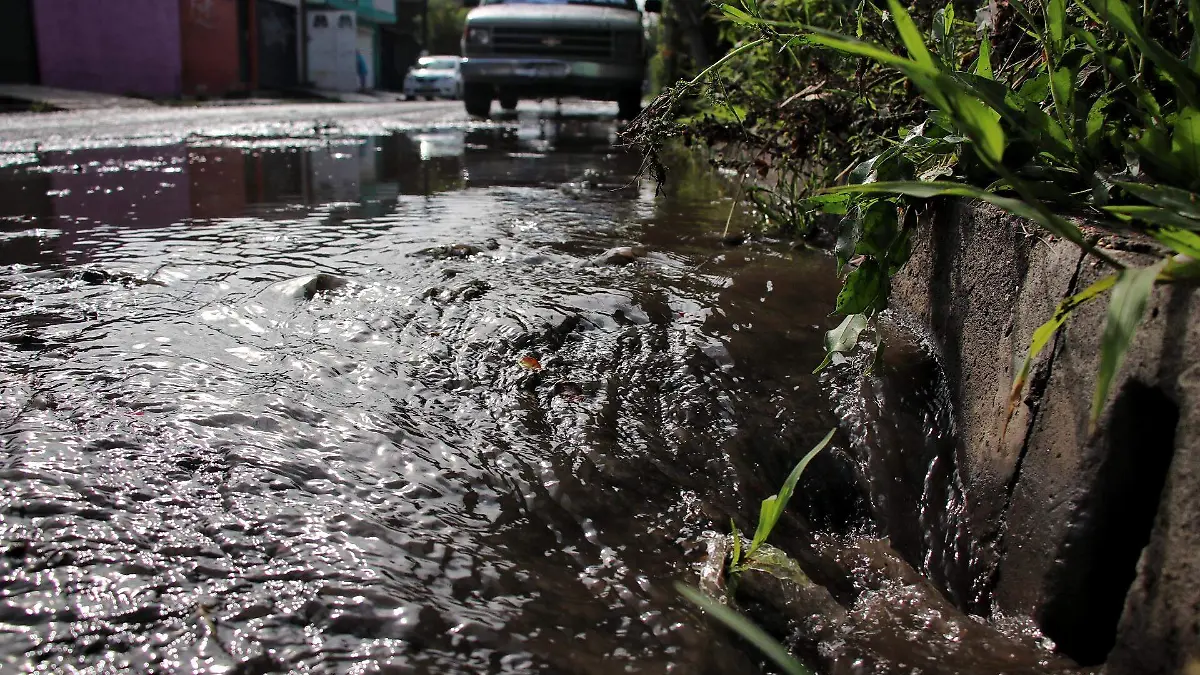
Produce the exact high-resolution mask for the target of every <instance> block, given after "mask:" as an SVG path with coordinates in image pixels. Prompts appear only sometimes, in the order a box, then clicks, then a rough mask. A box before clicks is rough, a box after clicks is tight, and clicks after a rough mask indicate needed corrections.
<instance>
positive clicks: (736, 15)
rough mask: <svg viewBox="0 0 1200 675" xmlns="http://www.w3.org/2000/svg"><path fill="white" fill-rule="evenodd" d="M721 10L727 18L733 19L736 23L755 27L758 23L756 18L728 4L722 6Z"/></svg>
mask: <svg viewBox="0 0 1200 675" xmlns="http://www.w3.org/2000/svg"><path fill="white" fill-rule="evenodd" d="M720 9H721V12H722V13H723V14H725V16H727V17H729V18H730V19H732V20H733V21H734V22H735V23H740V24H742V25H745V26H753V25H755V24H756V23H757V22H756V21H755V19H754V17H752V16H750V15H749V14H747V13H745V12H743V11H742V10H740V9H738V8H737V7H734V6H733V5H730V4H728V3H726V4H722V5H721V6H720Z"/></svg>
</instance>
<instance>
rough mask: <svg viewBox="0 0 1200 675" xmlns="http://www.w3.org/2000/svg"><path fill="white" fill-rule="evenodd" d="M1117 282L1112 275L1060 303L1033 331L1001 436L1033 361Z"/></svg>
mask: <svg viewBox="0 0 1200 675" xmlns="http://www.w3.org/2000/svg"><path fill="white" fill-rule="evenodd" d="M1116 282H1117V275H1115V274H1111V275H1109V276H1106V277H1104V278H1102V279H1100V280H1099V281H1097V282H1095V283H1093V284H1092V285H1091V286H1088V287H1087V288H1085V289H1084V290H1083V291H1081V292H1079V293H1076V294H1075V295H1072V296H1071V297H1069V298H1067V299H1066V300H1063V301H1062V302H1060V303H1058V307H1056V308H1055V309H1054V314H1053V315H1052V316H1051V317H1050V320H1049V321H1047V322H1046V323H1043V324H1042V325H1040V326H1038V327H1037V330H1035V331H1033V338H1032V339H1031V340H1030V342H1029V351H1028V352H1026V353H1025V360H1024V361H1023V362H1022V363H1021V367H1020V368H1019V369H1018V370H1017V376H1016V377H1015V378H1013V383H1012V389H1010V390H1009V393H1008V411H1007V412H1006V414H1005V416H1004V429H1003V430H1002V431H1001V432H1000V433H1001V436H1003V435H1004V433H1005V432H1006V431H1007V430H1008V421H1009V420H1010V419H1012V415H1013V411H1014V410H1016V408H1017V404H1018V403H1020V401H1021V392H1022V391H1023V390H1024V389H1025V381H1026V380H1028V379H1029V370H1030V368H1031V367H1032V366H1033V360H1034V359H1036V358H1037V356H1038V354H1041V353H1042V350H1043V349H1045V348H1046V345H1048V344H1050V338H1052V337H1054V334H1055V333H1056V332H1058V329H1059V328H1062V325H1063V324H1064V323H1066V322H1067V318H1068V317H1070V316H1071V312H1074V311H1075V310H1076V309H1078V308H1079V306H1080V305H1082V304H1084V303H1085V302H1088V301H1089V300H1091V299H1093V298H1095V297H1096V296H1098V295H1100V294H1101V293H1103V292H1105V291H1107V290H1108V289H1110V288H1112V286H1113V284H1115V283H1116Z"/></svg>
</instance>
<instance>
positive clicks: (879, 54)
mask: <svg viewBox="0 0 1200 675" xmlns="http://www.w3.org/2000/svg"><path fill="white" fill-rule="evenodd" d="M804 39H805V41H807V42H810V43H813V44H818V45H821V46H823V47H828V48H830V49H835V50H837V51H839V52H842V53H843V54H850V55H851V56H865V57H867V58H869V59H874V60H875V61H878V62H879V63H882V64H884V65H887V66H892V67H893V68H897V69H899V70H900V71H902V72H903V73H904V74H906V75H908V74H910V72H916V73H919V74H920V73H924V74H926V75H932V74H934V71H933V70H932V69H931V68H928V67H926V66H923V65H921V64H920V63H917V62H916V61H914V60H912V59H907V58H904V57H903V56H897V55H895V54H893V53H891V52H889V51H888V50H886V49H883V48H882V47H878V46H876V45H873V44H871V43H869V42H864V41H862V40H855V39H853V38H848V37H845V36H843V35H838V34H837V33H831V32H829V31H822V30H811V32H809V33H807V34H806V35H805V36H804Z"/></svg>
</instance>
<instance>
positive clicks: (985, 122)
mask: <svg viewBox="0 0 1200 675" xmlns="http://www.w3.org/2000/svg"><path fill="white" fill-rule="evenodd" d="M949 98H950V100H951V101H953V104H954V111H953V112H954V113H955V116H956V117H957V118H958V121H959V122H961V123H962V125H963V126H964V127H966V129H965V131H966V132H967V135H968V136H970V137H971V140H972V141H974V145H975V148H976V149H977V150H978V151H979V153H980V154H981V155H983V156H984V158H985V159H986V160H987V161H989V162H991V163H992V164H993V165H995V164H999V163H1000V160H1001V158H1003V157H1004V147H1005V144H1006V139H1005V138H1004V129H1003V128H1001V126H1000V113H998V112H996V111H995V110H993V109H992V108H990V107H988V106H986V105H984V104H983V103H981V102H980V101H979V99H977V98H974V97H973V96H969V95H966V94H964V93H958V92H954V93H952V94H951V95H950V97H949Z"/></svg>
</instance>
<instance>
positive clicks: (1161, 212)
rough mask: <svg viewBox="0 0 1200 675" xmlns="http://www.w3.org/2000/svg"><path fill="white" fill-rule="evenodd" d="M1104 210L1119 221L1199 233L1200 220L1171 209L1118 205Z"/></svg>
mask: <svg viewBox="0 0 1200 675" xmlns="http://www.w3.org/2000/svg"><path fill="white" fill-rule="evenodd" d="M1104 210H1105V211H1107V212H1109V213H1111V214H1113V215H1115V216H1117V217H1118V218H1120V219H1121V220H1140V221H1142V222H1144V223H1149V224H1151V225H1163V226H1167V227H1177V228H1179V229H1183V230H1193V231H1200V220H1193V219H1191V218H1188V217H1187V216H1183V215H1180V214H1179V213H1177V212H1176V211H1172V210H1171V209H1164V208H1162V207H1161V206H1141V205H1137V206H1126V205H1123V204H1118V205H1115V206H1105V207H1104Z"/></svg>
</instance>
